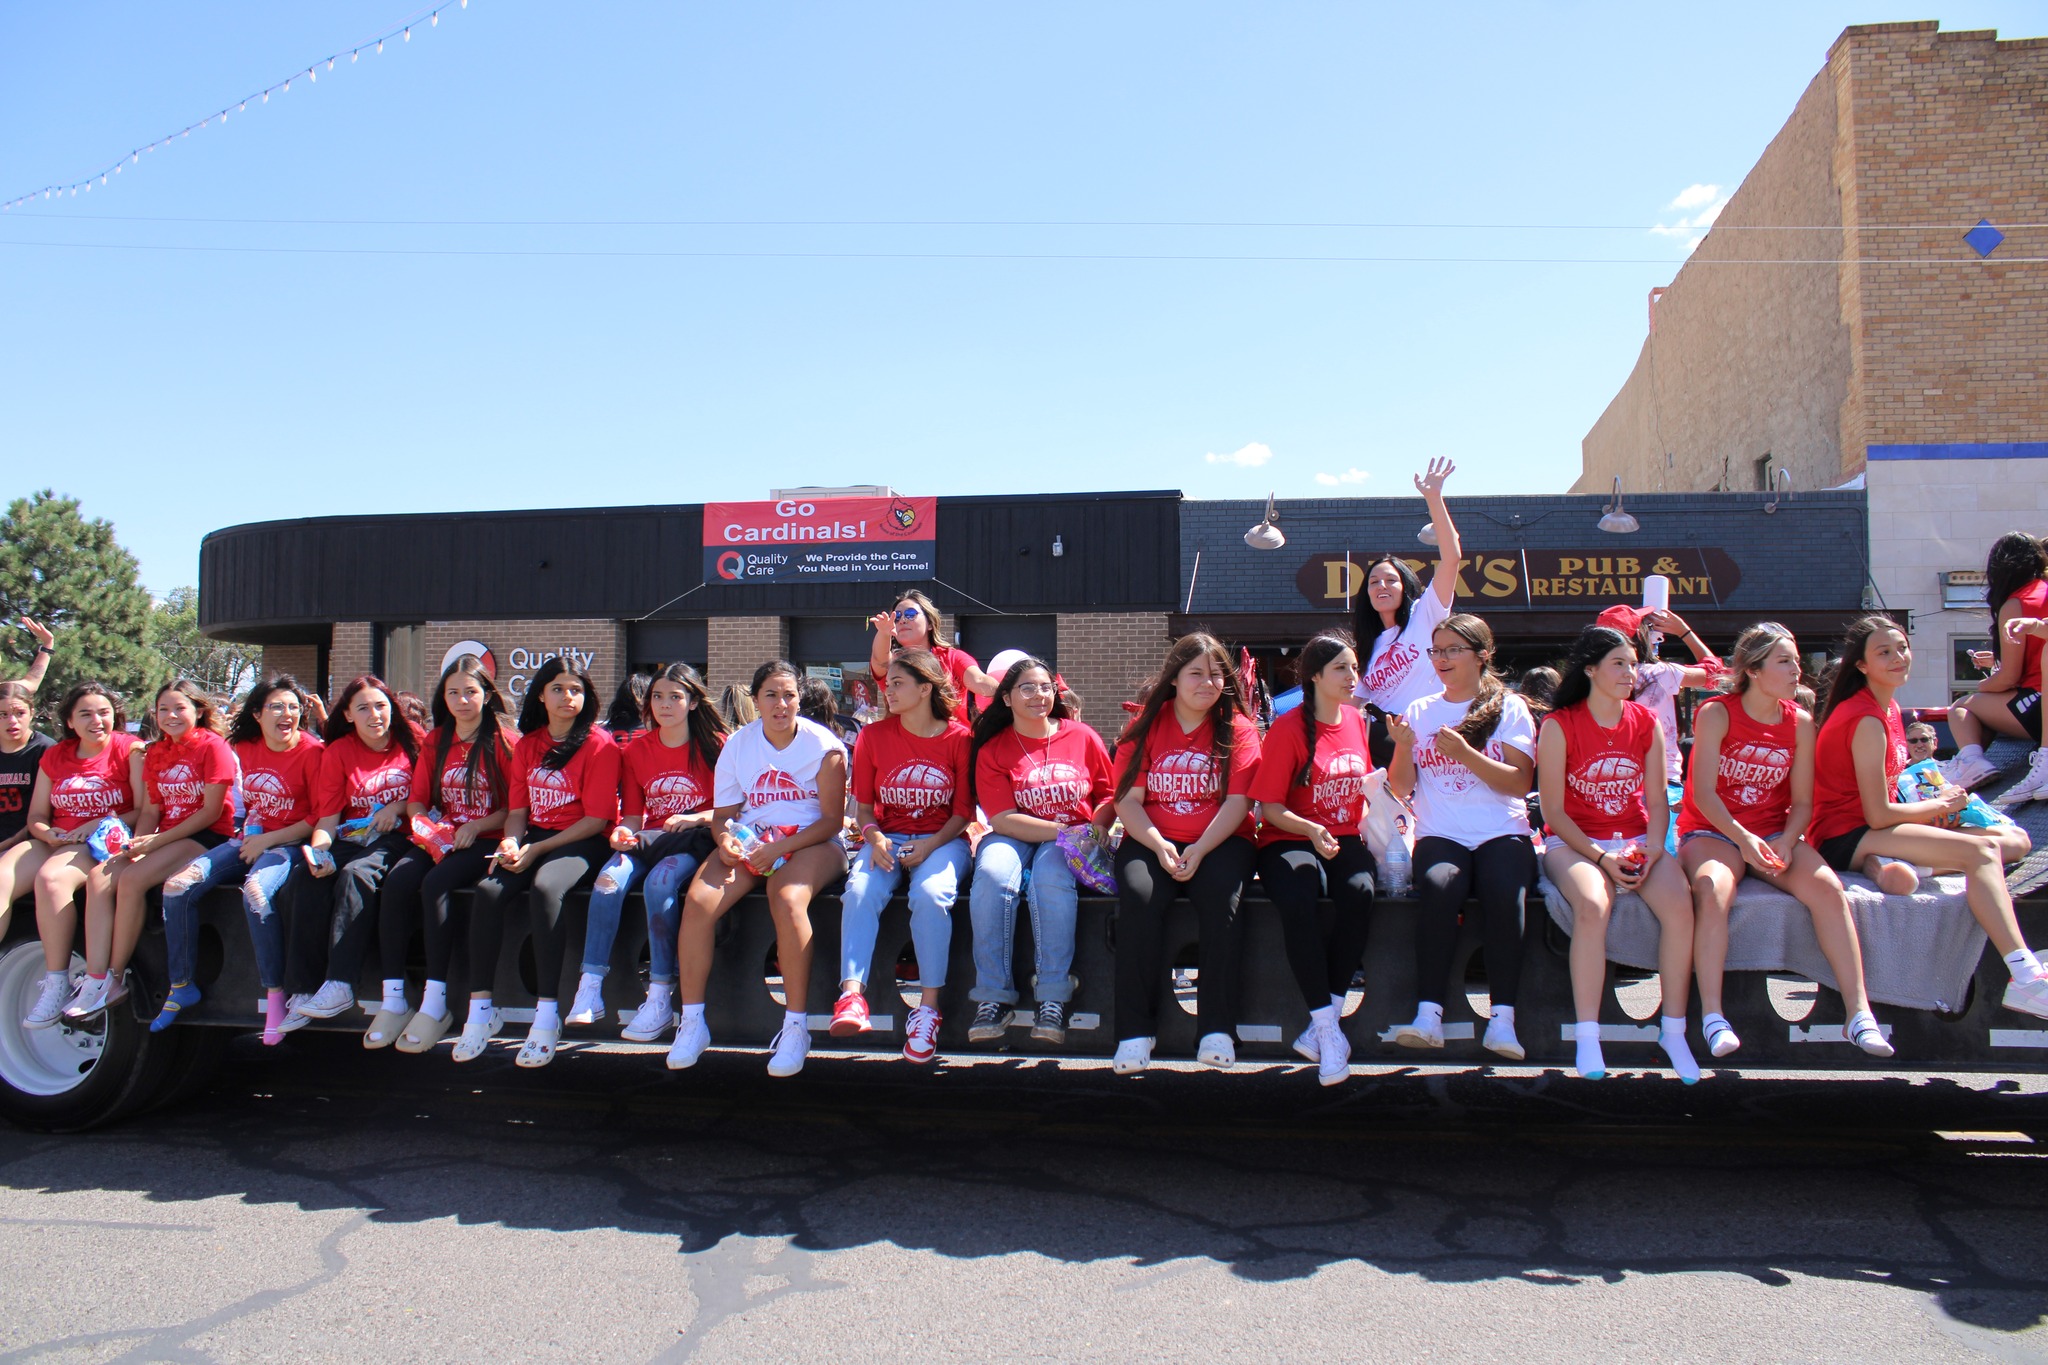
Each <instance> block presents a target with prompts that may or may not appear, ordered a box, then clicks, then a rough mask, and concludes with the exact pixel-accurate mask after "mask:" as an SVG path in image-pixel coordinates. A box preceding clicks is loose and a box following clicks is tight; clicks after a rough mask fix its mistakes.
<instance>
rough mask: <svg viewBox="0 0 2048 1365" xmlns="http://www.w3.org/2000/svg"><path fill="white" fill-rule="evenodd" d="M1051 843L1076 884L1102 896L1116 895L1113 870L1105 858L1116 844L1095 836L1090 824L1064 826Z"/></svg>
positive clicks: (1109, 861)
mask: <svg viewBox="0 0 2048 1365" xmlns="http://www.w3.org/2000/svg"><path fill="white" fill-rule="evenodd" d="M1053 842H1054V843H1056V844H1058V845H1059V850H1060V853H1061V855H1062V856H1063V857H1065V858H1066V860H1067V870H1068V871H1069V872H1071V873H1073V874H1074V881H1075V883H1076V884H1078V885H1080V886H1085V887H1087V888H1088V889H1089V890H1090V891H1094V892H1097V893H1099V894H1101V895H1104V896H1114V895H1115V894H1116V867H1115V864H1114V863H1112V862H1111V860H1110V856H1109V855H1110V850H1111V849H1113V848H1115V847H1116V840H1114V839H1104V838H1102V837H1100V836H1098V835H1097V834H1096V833H1095V826H1094V825H1092V824H1090V825H1068V826H1067V827H1066V828H1065V829H1062V830H1061V831H1060V832H1059V834H1058V835H1056V836H1055V837H1054V839H1053Z"/></svg>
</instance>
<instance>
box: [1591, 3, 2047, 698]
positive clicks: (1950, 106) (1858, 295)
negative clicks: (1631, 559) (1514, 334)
mask: <svg viewBox="0 0 2048 1365" xmlns="http://www.w3.org/2000/svg"><path fill="white" fill-rule="evenodd" d="M2043 224H2048V39H2044V38H2030V39H2019V40H2006V41H2000V40H1999V38H1998V35H1997V34H1996V33H1994V32H1983V31H1980V32H1946V33H1945V32H1942V31H1940V28H1939V25H1937V24H1935V23H1901V24H1872V25H1864V26H1858V27H1854V28H1850V29H1847V30H1845V31H1844V32H1843V33H1842V35H1841V37H1840V38H1838V39H1837V40H1836V42H1835V44H1834V46H1833V47H1832V48H1830V49H1829V51H1828V55H1827V61H1826V64H1825V65H1824V66H1823V67H1822V69H1821V71H1820V73H1819V74H1818V75H1817V76H1815V77H1814V79H1813V82H1812V83H1811V84H1810V85H1809V86H1808V87H1807V89H1806V91H1805V93H1804V94H1803V95H1801V96H1800V98H1799V100H1798V102H1797V104H1796V105H1795V106H1794V107H1793V110H1792V113H1791V116H1790V117H1789V118H1788V119H1787V121H1786V123H1785V125H1784V127H1783V128H1782V129H1781V130H1780V131H1779V133H1778V135H1777V136H1776V137H1775V138H1773V139H1772V141H1771V143H1770V145H1769V146H1768V147H1767V148H1765V150H1764V152H1763V155H1762V156H1761V157H1760V158H1759V160H1758V161H1757V164H1756V166H1755V167H1754V168H1753V169H1752V170H1751V171H1750V173H1749V175H1748V176H1747V177H1745V179H1744V180H1743V183H1742V185H1741V187H1740V188H1739V189H1737V190H1736V192H1735V194H1734V195H1733V196H1732V197H1731V198H1730V200H1729V201H1728V205H1727V207H1726V208H1725V209H1724V210H1723V211H1722V213H1721V215H1720V217H1719V219H1718V220H1717V221H1716V223H1715V225H1714V227H1713V228H1712V230H1710V231H1709V232H1708V233H1707V235H1706V238H1705V239H1704V240H1703V241H1702V242H1701V243H1700V245H1699V247H1698V248H1697V249H1696V250H1695V251H1694V252H1693V254H1692V257H1691V258H1690V259H1689V260H1688V261H1687V262H1686V264H1685V266H1684V267H1683V268H1682V269H1681V270H1680V271H1679V272H1678V275H1677V277H1676V278H1675V279H1674V280H1673V281H1672V283H1671V285H1670V286H1669V288H1668V289H1665V290H1663V291H1661V292H1660V293H1659V294H1658V295H1656V296H1655V297H1654V301H1653V303H1652V308H1651V315H1652V325H1651V328H1650V332H1649V335H1648V336H1647V337H1646V339H1645V341H1644V344H1643V347H1642V351H1641V353H1640V355H1639V356H1638V358H1637V361H1636V364H1635V367H1634V369H1633V371H1632V372H1631V373H1630V375H1629V377H1628V380H1627V382H1626V383H1625V384H1623V386H1622V388H1621V390H1620V392H1619V393H1617V394H1616V395H1615V397H1614V400H1613V401H1612V402H1611V403H1610V404H1609V405H1608V407H1607V410H1606V411H1605V412H1604V413H1602V415H1601V417H1600V420H1599V421H1598V422H1596V423H1595V424H1594V426H1593V429H1592V430H1591V431H1590V432H1588V433H1587V435H1586V437H1585V440H1584V443H1583V447H1582V455H1583V467H1582V473H1581V475H1580V477H1579V480H1578V481H1577V483H1576V484H1574V486H1573V487H1574V489H1575V490H1576V491H1582V492H1594V491H1598V490H1603V489H1606V488H1607V487H1609V486H1610V484H1611V482H1612V480H1613V479H1614V478H1615V477H1617V476H1618V477H1619V478H1620V479H1621V480H1622V484H1623V486H1624V488H1625V489H1626V490H1628V491H1629V492H1630V493H1635V492H1638V491H1641V492H1651V491H1668V492H1682V491H1694V492H1697V491H1705V490H1722V491H1733V490H1761V489H1763V488H1765V487H1766V486H1767V485H1770V484H1773V483H1775V484H1777V485H1779V486H1780V487H1784V486H1789V487H1790V488H1791V489H1792V490H1794V491H1793V500H1794V501H1795V502H1796V501H1797V500H1798V499H1799V498H1801V497H1803V496H1805V495H1806V494H1807V493H1808V492H1809V491H1810V490H1815V489H1824V488H1833V487H1837V486H1840V485H1843V484H1845V483H1850V482H1854V481H1858V480H1862V479H1866V478H1867V481H1868V485H1869V495H1870V498H1869V513H1870V533H1871V541H1870V546H1869V551H1870V562H1871V579H1872V585H1871V591H1870V594H1869V600H1870V602H1871V604H1872V605H1880V604H1881V605H1883V606H1885V607H1887V608H1890V609H1892V610H1894V611H1905V612H1910V613H1912V620H1913V634H1914V641H1915V646H1916V652H1917V653H1918V654H1919V655H1920V659H1921V663H1920V666H1919V667H1918V668H1917V669H1916V671H1915V676H1914V679H1913V683H1912V684H1911V685H1910V687H1909V690H1908V692H1907V693H1906V694H1904V696H1903V697H1902V699H1903V700H1905V701H1907V702H1908V703H1909V704H1913V705H1927V704H1930V703H1937V702H1941V701H1945V700H1947V698H1948V697H1949V695H1951V694H1952V693H1954V692H1958V691H1961V690H1963V689H1965V688H1967V687H1969V686H1970V685H1971V684H1972V683H1973V681H1974V678H1975V674H1974V671H1973V670H1970V669H1969V666H1968V664H1967V660H1966V659H1964V658H1963V657H1962V655H1961V654H1960V650H1961V648H1962V647H1963V646H1964V645H1965V644H1966V643H1967V642H1968V641H1969V640H1971V639H1973V638H1981V637H1982V636H1983V635H1984V634H1985V620H1984V617H1983V613H1982V611H1981V609H1979V610H1976V611H1972V610H1970V609H1969V608H1968V607H1967V606H1958V605H1956V604H1957V602H1958V600H1959V599H1958V598H1957V597H1956V595H1955V593H1954V591H1953V587H1952V588H1951V591H1950V593H1949V595H1948V596H1947V598H1946V599H1945V598H1944V596H1943V582H1942V578H1941V575H1942V574H1943V573H1951V574H1953V573H1955V572H1957V571H1961V572H1964V573H1967V572H1969V571H1973V570H1981V569H1982V567H1983V563H1984V555H1985V551H1986V549H1987V548H1988V546H1989V543H1990V541H1991V539H1992V538H1993V537H1995V536H1996V535H1997V534H1999V533H2001V532H2003V531H2007V530H2013V529H2020V530H2027V531H2030V532H2032V533H2034V534H2037V535H2038V534H2041V533H2043V532H2048V501H2044V498H2048V491H2044V490H2048V464H2044V463H2043V460H2048V383H2044V380H2048V265H2043V264H2042V263H2041V260H2042V258H2043V257H2048V227H2044V226H2043ZM1980 225H1988V228H1987V227H1985V226H1980ZM1866 471H1867V472H1866ZM1788 476H1789V478H1788ZM1952 583H1953V580H1952Z"/></svg>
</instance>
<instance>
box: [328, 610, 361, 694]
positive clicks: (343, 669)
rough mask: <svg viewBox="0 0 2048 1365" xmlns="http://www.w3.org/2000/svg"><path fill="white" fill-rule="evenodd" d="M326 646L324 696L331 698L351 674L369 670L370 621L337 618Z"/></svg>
mask: <svg viewBox="0 0 2048 1365" xmlns="http://www.w3.org/2000/svg"><path fill="white" fill-rule="evenodd" d="M331 639H332V641H333V643H331V644H330V645H328V647H327V700H328V701H329V702H332V701H333V700H334V699H335V697H337V696H339V695H340V693H341V689H342V688H344V687H346V686H348V681H349V679H350V678H355V677H360V676H361V675H362V674H365V673H368V672H369V671H370V623H369V622H368V621H336V622H335V623H334V633H333V635H332V637H331Z"/></svg>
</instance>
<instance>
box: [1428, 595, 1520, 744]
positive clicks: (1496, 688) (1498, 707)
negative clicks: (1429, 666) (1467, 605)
mask: <svg viewBox="0 0 2048 1365" xmlns="http://www.w3.org/2000/svg"><path fill="white" fill-rule="evenodd" d="M1437 629H1438V630H1447V631H1449V632H1450V633H1451V634H1453V635H1455V636H1457V637H1458V638H1459V639H1460V640H1463V641H1464V642H1465V643H1466V644H1467V645H1469V646H1471V648H1472V652H1473V653H1474V654H1477V655H1481V656H1484V655H1488V654H1491V653H1493V628H1492V627H1491V626H1489V625H1487V624H1486V622H1484V621H1482V620H1480V619H1479V618H1478V617H1477V616H1474V615H1473V614H1472V613H1471V612H1469V611H1459V612H1453V613H1451V614H1450V615H1449V616H1446V617H1445V618H1444V619H1443V621H1442V622H1441V623H1440V624H1439V625H1438V626H1437ZM1431 644H1432V645H1434V644H1435V641H1433V640H1432V641H1431ZM1507 704H1508V685H1507V684H1506V683H1504V682H1502V681H1501V677H1500V674H1498V673H1496V672H1494V671H1493V661H1492V660H1491V659H1487V658H1484V657H1481V658H1480V660H1479V693H1478V695H1477V696H1475V697H1473V698H1472V707H1471V709H1470V710H1468V711H1466V712H1465V719H1463V720H1461V721H1459V722H1458V723H1457V724H1456V725H1454V726H1452V727H1451V728H1452V729H1453V730H1456V731H1457V732H1458V733H1459V734H1460V735H1463V736H1464V737H1465V742H1466V743H1467V744H1470V745H1471V746H1472V747H1473V748H1475V749H1478V750H1481V751H1484V750H1485V748H1486V741H1488V740H1489V739H1492V738H1493V732H1494V731H1495V730H1496V729H1498V728H1499V727H1500V717H1501V712H1502V711H1503V710H1504V709H1505V708H1506V707H1507Z"/></svg>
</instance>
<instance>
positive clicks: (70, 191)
mask: <svg viewBox="0 0 2048 1365" xmlns="http://www.w3.org/2000/svg"><path fill="white" fill-rule="evenodd" d="M453 4H454V7H455V8H457V9H468V8H469V0H453ZM447 8H449V5H448V3H442V4H437V5H429V6H427V7H425V8H423V9H418V10H415V11H413V12H412V13H411V14H408V15H407V16H406V17H405V18H403V19H400V20H398V21H397V22H396V23H394V24H392V25H391V26H390V27H389V28H388V29H386V30H384V31H383V32H380V33H378V34H377V35H376V36H375V37H371V38H365V39H364V40H363V41H362V42H360V43H356V44H353V45H352V46H349V47H346V48H343V49H341V50H339V51H337V52H333V53H330V54H329V55H327V56H325V57H322V58H320V59H319V60H318V61H313V62H308V63H307V64H306V65H305V66H304V67H302V68H294V69H293V71H292V73H291V74H290V75H289V76H286V77H285V78H284V79H283V80H281V81H274V82H272V83H271V84H269V85H266V86H264V87H263V88H262V89H261V90H258V91H256V92H254V93H253V94H249V95H245V96H243V97H242V98H241V99H239V100H230V101H229V102H228V103H227V104H225V105H223V106H221V107H220V108H219V109H217V110H215V111H214V112H213V113H211V114H208V115H207V116H206V117H205V118H202V119H200V120H199V121H198V122H197V123H188V124H186V125H185V126H184V127H183V128H180V129H178V130H177V131H176V132H171V133H166V134H164V135H163V136H162V137H160V138H154V139H152V140H150V141H148V142H145V143H143V144H142V145H141V146H139V147H133V148H130V149H129V151H128V152H127V154H126V155H124V156H122V157H120V158H118V159H116V160H115V161H114V162H113V164H112V165H109V166H105V167H102V168H101V169H100V170H97V171H95V172H93V173H92V174H91V175H88V176H86V177H85V178H84V179H82V180H74V181H70V182H68V183H65V184H58V185H45V186H43V187H42V188H41V189H39V190H31V191H30V192H29V193H27V194H21V195H16V196H15V197H14V198H12V199H9V200H7V201H6V202H4V203H0V213H11V212H13V211H14V210H15V209H17V208H20V207H21V206H22V205H24V204H27V203H29V202H31V201H32V200H36V199H57V198H75V197H77V195H78V194H79V193H80V191H83V192H84V193H86V194H91V193H92V190H93V186H94V185H106V184H110V183H111V182H112V180H113V177H115V176H117V175H119V174H121V172H122V171H124V170H126V169H127V168H129V167H130V166H139V165H141V164H142V158H143V157H144V156H146V155H148V154H149V153H151V152H155V151H158V150H160V149H162V148H165V147H168V146H170V145H171V143H173V142H175V141H177V140H178V139H180V138H188V137H190V136H192V134H194V133H198V132H204V131H205V130H206V129H207V128H208V127H210V126H212V125H214V124H216V123H226V122H227V121H228V115H229V114H240V113H246V112H248V109H249V105H250V104H251V103H254V104H255V105H256V107H257V108H259V109H260V108H262V107H263V106H264V105H266V104H268V103H270V97H271V96H272V95H282V94H284V93H286V92H288V91H289V90H290V89H291V88H292V82H293V81H296V80H299V79H301V78H303V79H304V80H306V81H307V82H308V83H318V81H319V80H320V73H321V72H322V71H332V70H334V65H335V63H336V62H339V61H340V60H341V59H342V58H343V57H346V58H348V60H349V63H350V64H351V65H354V64H355V63H356V62H357V61H358V60H359V59H360V58H361V57H362V55H363V54H364V53H365V52H368V53H369V54H370V55H371V56H376V55H377V54H379V53H381V52H383V51H384V44H386V43H388V42H391V41H393V40H394V39H395V40H397V41H399V42H403V43H409V42H411V41H412V31H413V29H414V28H416V27H417V26H418V25H419V23H420V21H422V20H425V21H426V25H427V27H428V28H438V27H440V24H441V11H443V10H445V9H447Z"/></svg>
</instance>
